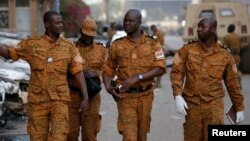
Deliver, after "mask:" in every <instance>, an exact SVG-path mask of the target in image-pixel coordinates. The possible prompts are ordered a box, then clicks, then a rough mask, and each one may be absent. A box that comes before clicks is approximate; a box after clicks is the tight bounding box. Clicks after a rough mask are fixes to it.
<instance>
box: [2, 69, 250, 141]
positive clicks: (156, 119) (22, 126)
mask: <svg viewBox="0 0 250 141" xmlns="http://www.w3.org/2000/svg"><path fill="white" fill-rule="evenodd" d="M170 71H171V67H168V68H167V73H166V74H165V75H164V76H163V78H162V86H163V87H162V88H161V89H160V91H157V92H155V97H154V103H153V109H152V116H151V118H152V120H151V131H150V133H149V134H148V141H183V129H182V124H183V122H184V118H183V117H180V116H178V114H177V113H176V111H175V103H174V99H173V96H172V89H171V85H170V80H169V73H170ZM249 84H250V74H243V76H242V85H243V90H242V92H243V94H244V96H245V101H244V102H245V108H246V109H245V120H244V121H243V122H242V123H241V124H250V110H249V108H248V107H250V87H249ZM101 95H102V103H101V110H100V114H101V115H102V127H101V131H100V133H99V134H98V141H121V140H122V136H121V135H119V134H118V132H117V128H116V123H117V107H116V103H115V101H114V100H113V98H112V96H111V95H109V94H108V93H107V92H106V90H105V88H104V87H103V89H102V91H101ZM224 99H225V112H226V110H227V109H228V108H229V107H230V105H231V101H230V99H229V97H228V94H226V96H225V98H224ZM26 124H27V117H18V118H13V119H12V120H11V121H8V123H7V125H6V127H5V128H0V141H28V136H27V131H26ZM225 124H230V123H229V121H228V119H227V118H226V116H225Z"/></svg>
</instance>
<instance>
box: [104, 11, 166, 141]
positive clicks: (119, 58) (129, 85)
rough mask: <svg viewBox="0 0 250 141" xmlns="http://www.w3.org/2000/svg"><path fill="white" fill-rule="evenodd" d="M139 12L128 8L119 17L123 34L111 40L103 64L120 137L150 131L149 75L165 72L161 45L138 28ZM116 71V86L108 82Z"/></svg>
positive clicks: (131, 139)
mask: <svg viewBox="0 0 250 141" xmlns="http://www.w3.org/2000/svg"><path fill="white" fill-rule="evenodd" d="M141 18H142V17H141V13H140V11H139V10H137V9H131V10H129V11H128V12H127V13H126V15H125V17H124V20H123V27H124V30H125V31H126V33H127V36H125V37H123V38H120V39H117V40H115V41H114V42H113V43H112V45H111V47H110V49H109V56H108V59H107V61H106V63H105V64H104V65H103V79H104V84H105V88H106V90H107V91H108V93H110V94H111V95H112V96H114V97H115V98H116V102H117V108H118V125H117V127H118V131H119V133H120V134H121V135H122V136H123V141H146V140H147V133H148V132H149V131H150V119H151V117H150V116H151V109H152V102H153V98H154V95H153V85H152V83H153V79H154V77H156V76H160V75H163V74H164V73H165V72H166V60H165V56H164V54H163V51H162V48H161V45H160V43H159V42H157V40H156V39H155V38H153V36H149V35H146V34H145V33H143V32H142V31H141V30H140V25H141ZM114 75H116V76H117V77H118V79H117V80H116V83H117V86H118V87H119V88H117V87H113V86H112V85H111V80H112V77H114Z"/></svg>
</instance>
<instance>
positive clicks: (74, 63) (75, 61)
mask: <svg viewBox="0 0 250 141" xmlns="http://www.w3.org/2000/svg"><path fill="white" fill-rule="evenodd" d="M70 60H71V62H70V71H71V74H72V75H74V74H76V73H78V72H80V71H82V70H83V66H82V65H83V59H82V57H81V55H80V53H79V50H78V48H76V47H72V52H71V59H70Z"/></svg>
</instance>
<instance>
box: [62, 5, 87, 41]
mask: <svg viewBox="0 0 250 141" xmlns="http://www.w3.org/2000/svg"><path fill="white" fill-rule="evenodd" d="M60 12H61V15H62V17H63V21H64V33H65V37H75V36H77V35H78V34H77V33H78V31H79V29H80V28H81V25H82V21H83V19H84V18H85V17H86V16H89V15H90V14H91V12H90V8H89V6H88V5H87V4H85V3H84V2H83V1H82V0H60Z"/></svg>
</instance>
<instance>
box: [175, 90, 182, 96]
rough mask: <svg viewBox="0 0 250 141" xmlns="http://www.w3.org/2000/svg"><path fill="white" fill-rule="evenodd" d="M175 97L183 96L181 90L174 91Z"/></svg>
mask: <svg viewBox="0 0 250 141" xmlns="http://www.w3.org/2000/svg"><path fill="white" fill-rule="evenodd" d="M173 95H174V96H178V95H182V91H181V90H174V89H173Z"/></svg>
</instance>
